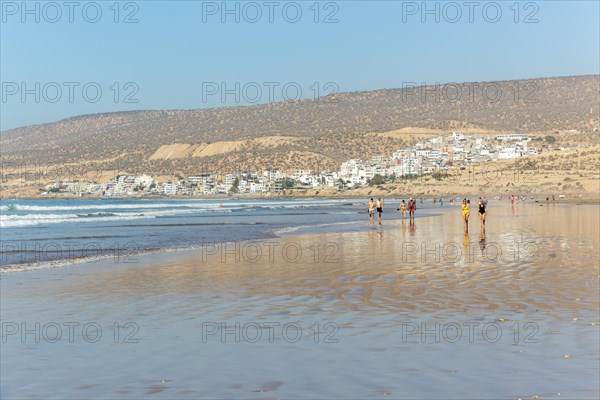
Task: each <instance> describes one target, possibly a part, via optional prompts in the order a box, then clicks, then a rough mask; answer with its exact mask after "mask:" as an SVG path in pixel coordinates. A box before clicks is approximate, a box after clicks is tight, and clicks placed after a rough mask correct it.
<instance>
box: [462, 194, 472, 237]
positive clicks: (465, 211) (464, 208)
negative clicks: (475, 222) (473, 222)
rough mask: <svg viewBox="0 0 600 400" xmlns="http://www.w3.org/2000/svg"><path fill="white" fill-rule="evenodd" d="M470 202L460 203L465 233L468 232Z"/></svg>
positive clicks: (465, 200)
mask: <svg viewBox="0 0 600 400" xmlns="http://www.w3.org/2000/svg"><path fill="white" fill-rule="evenodd" d="M470 203H471V200H467V199H463V202H462V213H463V219H464V221H465V232H468V231H469V215H471V211H470V209H469V207H470Z"/></svg>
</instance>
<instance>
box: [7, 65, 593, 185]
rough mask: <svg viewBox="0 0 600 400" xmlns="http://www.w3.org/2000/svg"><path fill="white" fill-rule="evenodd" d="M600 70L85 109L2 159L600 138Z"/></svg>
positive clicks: (198, 167) (12, 142) (328, 164)
mask: <svg viewBox="0 0 600 400" xmlns="http://www.w3.org/2000/svg"><path fill="white" fill-rule="evenodd" d="M599 105H600V77H599V76H598V75H594V76H576V77H558V78H542V79H529V80H520V81H503V82H488V83H464V84H460V85H446V86H439V87H428V88H408V89H404V90H402V89H390V90H380V91H373V92H357V93H342V94H336V95H335V96H334V97H328V98H320V99H317V100H306V101H299V102H294V103H286V102H284V103H273V104H266V105H257V106H249V107H234V108H220V109H204V110H185V111H183V110H181V111H180V110H169V111H133V112H122V113H107V114H95V115H84V116H78V117H73V118H68V119H65V120H62V121H58V122H55V123H49V124H44V125H35V126H28V127H23V128H18V129H12V130H9V131H4V132H2V133H1V137H0V148H1V151H2V162H5V163H6V162H13V163H22V164H25V165H33V164H43V165H49V166H53V165H73V164H76V165H78V166H79V168H80V169H81V170H88V169H89V170H90V171H91V170H95V171H98V170H114V169H121V170H127V171H128V172H131V173H149V174H151V175H154V176H173V175H177V174H181V175H189V174H195V173H199V172H204V171H211V172H218V173H227V172H234V171H240V170H246V169H262V168H266V167H274V168H280V169H283V170H289V169H299V168H310V169H319V170H325V169H337V168H338V167H339V164H340V163H341V162H342V161H344V160H346V159H349V158H363V159H364V158H368V157H370V156H373V155H379V154H383V155H389V154H391V153H392V152H393V151H394V150H396V149H398V148H401V147H406V146H407V145H409V144H410V143H413V142H415V141H417V140H420V139H422V138H423V137H427V136H430V135H437V134H440V133H447V132H449V131H451V130H462V131H465V132H467V133H480V134H486V133H489V134H494V133H500V132H527V133H533V134H536V133H539V134H553V135H556V136H557V138H558V139H559V140H561V143H564V144H565V146H569V145H577V144H585V145H595V144H596V143H597V137H598V133H597V131H596V132H594V131H593V128H594V127H598V121H599V120H600V118H599V114H598V113H599Z"/></svg>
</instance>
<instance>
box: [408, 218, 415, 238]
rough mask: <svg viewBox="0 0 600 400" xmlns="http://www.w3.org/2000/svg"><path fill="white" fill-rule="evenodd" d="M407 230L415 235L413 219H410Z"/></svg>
mask: <svg viewBox="0 0 600 400" xmlns="http://www.w3.org/2000/svg"><path fill="white" fill-rule="evenodd" d="M408 232H409V233H410V235H411V236H415V220H414V219H411V220H410V222H409V225H408Z"/></svg>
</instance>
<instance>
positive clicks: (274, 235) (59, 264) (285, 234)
mask: <svg viewBox="0 0 600 400" xmlns="http://www.w3.org/2000/svg"><path fill="white" fill-rule="evenodd" d="M457 209H458V208H457ZM430 210H431V209H430ZM432 211H433V213H427V214H417V215H416V216H415V219H416V220H422V219H425V218H431V217H434V216H437V215H440V213H441V212H442V211H444V212H443V214H446V213H449V212H450V211H452V208H451V207H442V208H440V209H439V210H438V209H437V208H436V209H433V210H432ZM393 213H394V214H393V215H396V213H397V214H398V215H399V214H400V213H399V212H398V211H396V210H395V209H394V211H393ZM384 215H385V214H384ZM387 215H389V212H388V214H387ZM396 216H397V215H396ZM408 221H409V218H408V217H407V218H405V219H402V218H394V219H387V220H386V219H385V217H384V218H383V219H382V224H381V225H379V224H378V223H377V222H376V219H375V221H374V222H370V221H369V220H368V219H357V220H356V221H352V222H342V223H333V224H327V226H332V227H339V228H337V229H333V230H319V229H318V228H319V227H320V226H318V225H315V226H293V227H288V228H279V229H277V230H274V231H268V232H265V237H263V238H258V239H257V238H253V239H240V240H235V241H220V242H207V243H197V244H193V245H190V246H187V247H163V248H151V249H144V250H140V251H139V252H136V253H134V254H128V255H127V257H133V258H134V260H133V261H132V262H119V263H116V262H114V261H113V262H111V261H110V259H111V258H113V257H115V255H114V254H112V253H108V254H103V255H99V256H88V257H85V256H81V257H77V258H75V259H68V258H67V259H58V260H51V261H39V262H32V263H29V262H24V263H18V264H7V265H5V266H2V268H0V276H2V277H5V276H8V275H13V274H18V273H28V272H36V271H45V270H57V269H66V268H70V267H75V266H83V267H85V266H92V265H97V264H98V265H100V264H104V265H105V266H110V265H117V264H124V265H125V264H132V265H140V264H143V265H145V264H154V261H152V258H153V257H157V258H160V259H165V258H167V257H168V256H169V255H175V258H176V259H178V260H180V261H181V260H182V259H184V258H186V257H189V256H190V255H194V254H195V255H202V251H203V250H209V249H212V246H213V245H217V246H219V247H221V246H222V247H223V248H225V247H227V246H228V245H235V246H242V247H243V246H245V245H248V244H251V243H268V242H270V241H287V240H290V238H297V239H299V240H303V239H305V238H306V237H310V236H313V235H329V234H334V235H335V234H344V233H349V232H366V231H371V230H373V229H376V230H379V231H385V230H388V229H390V225H391V226H392V227H391V229H397V228H398V226H399V225H401V224H403V222H406V223H408ZM347 226H354V227H356V226H362V229H358V230H347V229H344V228H345V227H347ZM386 226H387V227H386ZM378 227H379V228H378ZM306 228H309V229H311V230H309V231H303V232H300V233H298V232H297V231H302V230H304V229H306ZM138 259H141V260H138Z"/></svg>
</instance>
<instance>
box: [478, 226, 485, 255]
mask: <svg viewBox="0 0 600 400" xmlns="http://www.w3.org/2000/svg"><path fill="white" fill-rule="evenodd" d="M479 248H480V249H481V252H482V253H484V252H485V227H482V228H481V231H480V232H479Z"/></svg>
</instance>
